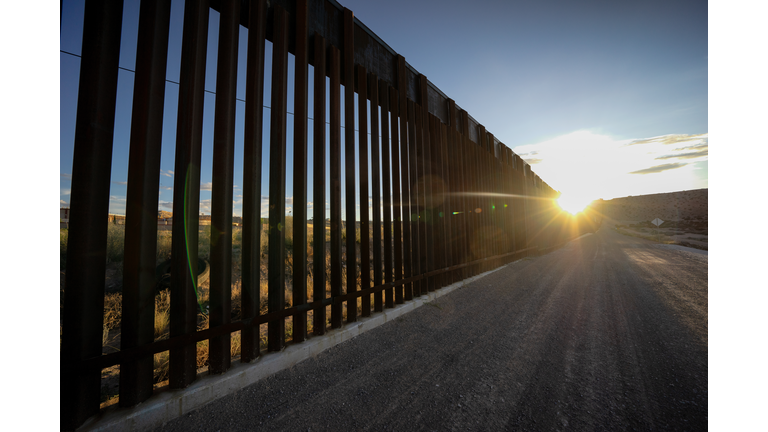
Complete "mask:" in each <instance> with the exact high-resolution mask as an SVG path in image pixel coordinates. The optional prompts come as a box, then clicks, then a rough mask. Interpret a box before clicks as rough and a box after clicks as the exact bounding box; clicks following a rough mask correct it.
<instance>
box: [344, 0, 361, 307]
mask: <svg viewBox="0 0 768 432" xmlns="http://www.w3.org/2000/svg"><path fill="white" fill-rule="evenodd" d="M343 25H344V27H343V28H344V31H343V42H342V44H343V49H344V57H343V59H342V61H343V64H342V72H343V76H342V78H343V80H344V190H345V192H346V193H345V198H346V200H345V201H346V205H345V210H346V212H345V213H346V219H347V220H346V229H347V241H346V252H347V261H346V264H347V293H351V292H355V291H357V247H356V246H355V243H356V242H355V237H356V235H355V231H356V228H357V223H356V222H355V219H356V215H355V213H356V212H355V183H356V178H355V177H356V176H355V37H354V36H355V23H354V14H353V13H352V11H351V10H349V9H347V8H344V21H343ZM360 205H361V206H362V203H360ZM361 236H362V234H361ZM355 321H357V299H356V298H355V299H352V300H349V301H347V322H355Z"/></svg>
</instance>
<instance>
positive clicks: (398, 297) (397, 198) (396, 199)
mask: <svg viewBox="0 0 768 432" xmlns="http://www.w3.org/2000/svg"><path fill="white" fill-rule="evenodd" d="M389 109H390V113H391V122H390V126H391V134H390V139H391V140H392V219H393V222H394V230H393V231H394V239H395V241H394V246H393V248H394V250H395V253H394V257H395V272H394V279H395V281H399V280H401V279H403V273H404V272H403V243H404V241H403V234H402V232H403V230H404V228H405V221H403V216H402V214H403V200H404V198H402V194H401V193H400V160H401V159H400V143H399V140H398V120H399V100H398V93H397V89H395V88H394V87H390V88H389ZM400 127H401V128H403V129H404V128H406V127H407V125H406V124H405V123H404V122H403V123H400ZM404 151H405V150H404ZM394 291H395V303H396V304H402V303H403V301H404V299H403V297H404V296H403V286H402V285H400V286H398V287H396V288H394Z"/></svg>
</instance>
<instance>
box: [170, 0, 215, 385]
mask: <svg viewBox="0 0 768 432" xmlns="http://www.w3.org/2000/svg"><path fill="white" fill-rule="evenodd" d="M208 14H209V8H208V2H207V1H204V0H203V1H199V2H190V3H188V4H187V5H186V6H185V7H184V35H183V41H182V45H181V71H180V75H179V109H178V120H177V128H176V161H175V168H174V173H175V175H174V181H173V215H174V218H173V219H174V224H173V231H172V232H173V241H172V245H171V328H170V336H171V337H174V336H181V335H185V334H189V333H194V332H195V331H196V330H197V311H198V304H197V258H198V256H197V252H198V251H197V241H198V227H199V222H200V218H199V215H198V212H199V210H200V161H201V151H202V140H203V103H204V100H205V94H204V91H205V63H206V54H207V45H208ZM196 357H197V347H196V346H195V345H188V346H185V347H182V348H175V349H172V350H170V359H169V385H170V387H171V388H184V387H187V386H188V385H189V384H191V383H192V381H194V380H195V377H196V375H197V361H196Z"/></svg>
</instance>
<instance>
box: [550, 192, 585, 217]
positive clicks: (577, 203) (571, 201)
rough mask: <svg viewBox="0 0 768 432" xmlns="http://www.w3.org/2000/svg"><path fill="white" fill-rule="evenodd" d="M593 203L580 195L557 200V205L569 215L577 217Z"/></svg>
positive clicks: (561, 196)
mask: <svg viewBox="0 0 768 432" xmlns="http://www.w3.org/2000/svg"><path fill="white" fill-rule="evenodd" d="M591 202H592V200H591V199H589V198H585V197H581V196H578V195H570V194H569V195H560V197H559V198H558V199H557V205H559V206H560V208H561V209H563V210H565V211H567V212H568V213H570V214H572V215H575V214H576V213H578V212H581V211H584V209H585V208H586V207H587V206H588V205H589V204H590V203H591Z"/></svg>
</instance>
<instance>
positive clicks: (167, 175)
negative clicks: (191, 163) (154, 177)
mask: <svg viewBox="0 0 768 432" xmlns="http://www.w3.org/2000/svg"><path fill="white" fill-rule="evenodd" d="M160 174H161V175H164V176H166V177H171V178H173V171H171V170H167V171H166V170H160Z"/></svg>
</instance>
